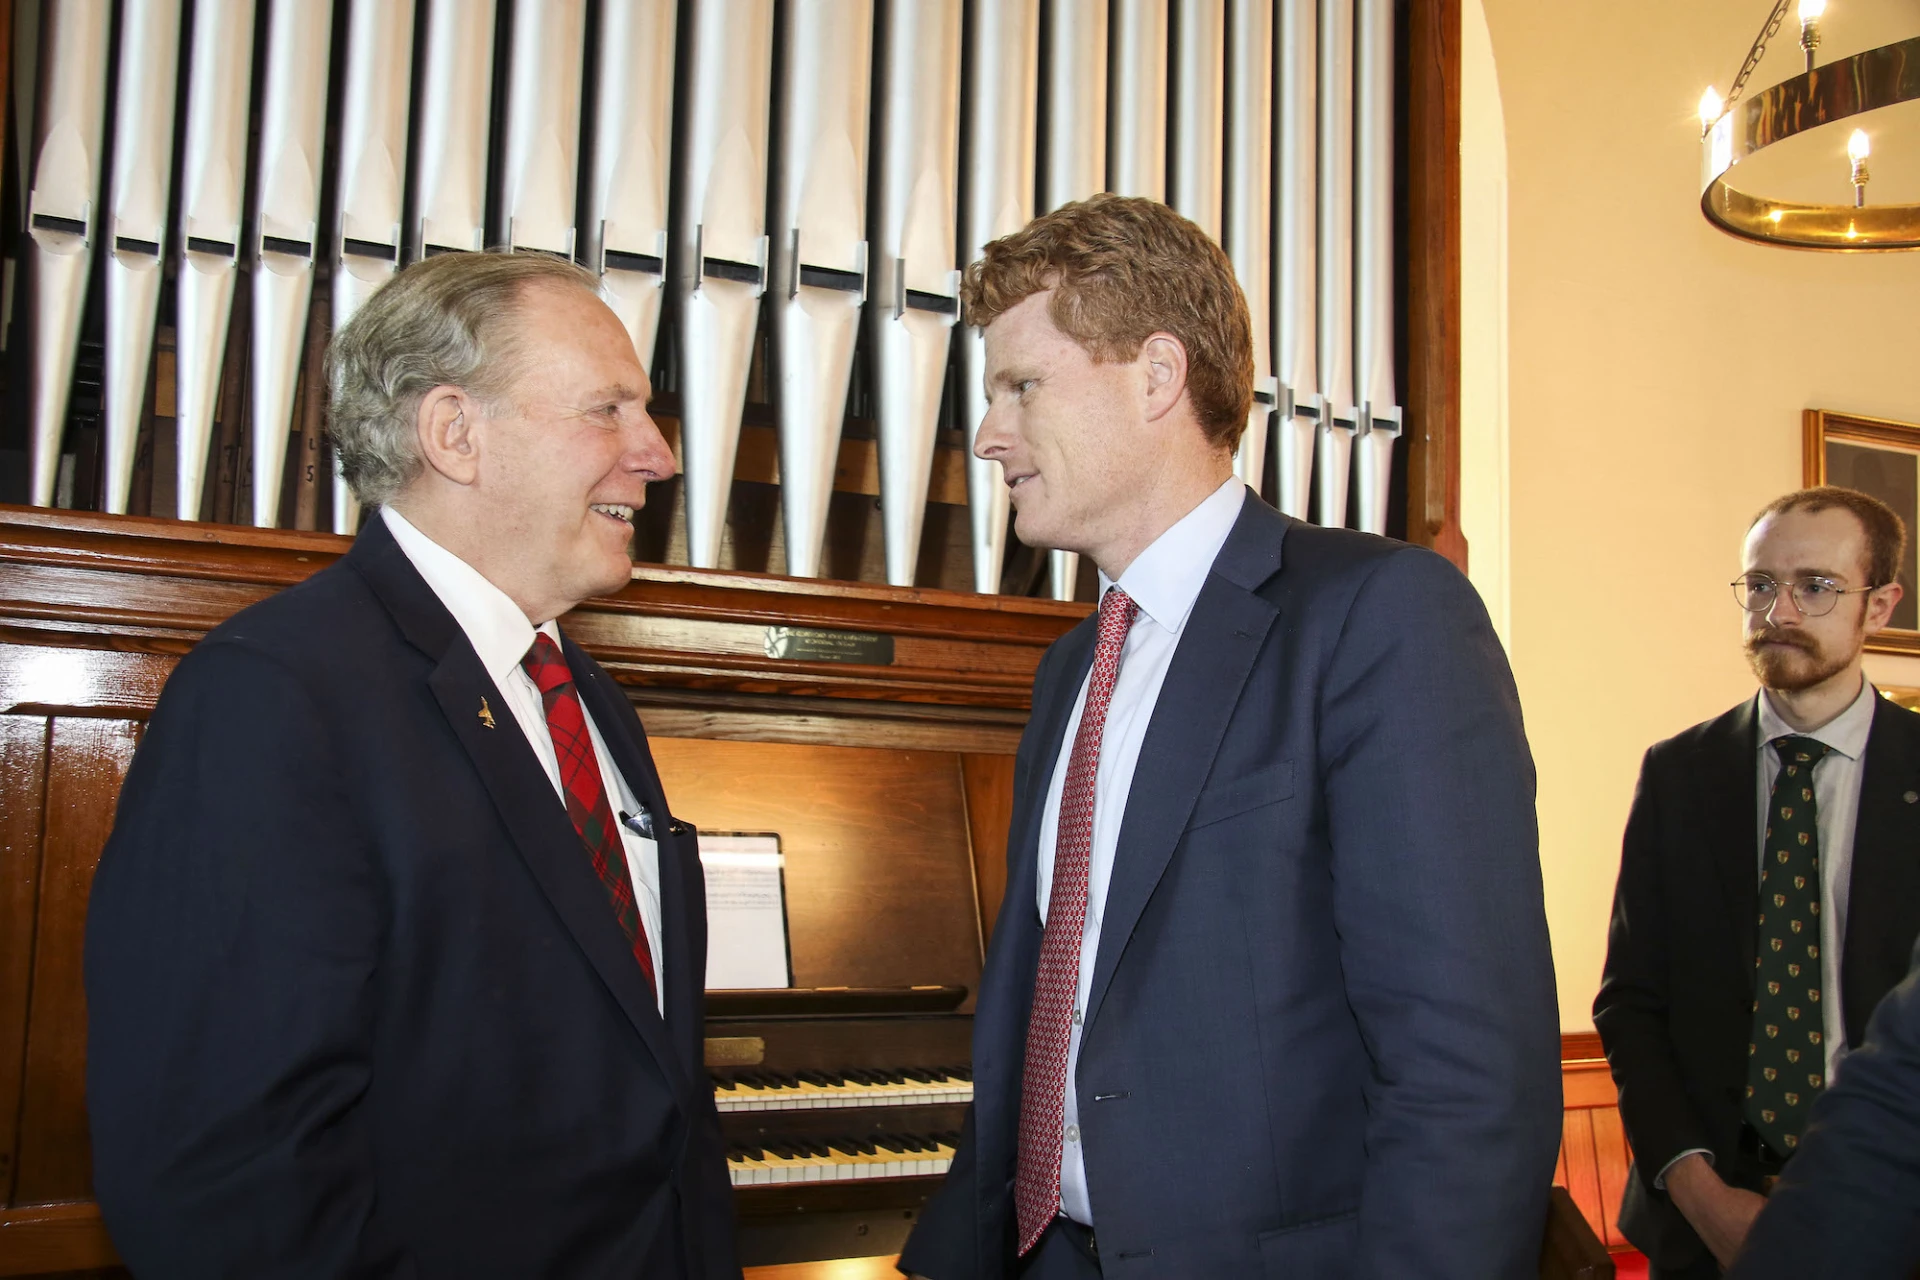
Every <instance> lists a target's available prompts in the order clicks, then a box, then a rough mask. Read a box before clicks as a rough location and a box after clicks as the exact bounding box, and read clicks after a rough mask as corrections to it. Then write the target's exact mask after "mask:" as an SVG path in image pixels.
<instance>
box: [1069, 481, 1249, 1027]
mask: <svg viewBox="0 0 1920 1280" xmlns="http://www.w3.org/2000/svg"><path fill="white" fill-rule="evenodd" d="M1285 530H1286V522H1285V519H1284V518H1283V517H1281V516H1279V515H1278V513H1276V512H1274V511H1273V510H1272V509H1271V508H1270V507H1268V506H1266V504H1265V503H1263V502H1261V501H1260V500H1259V499H1258V498H1255V497H1249V498H1248V499H1247V502H1246V505H1245V507H1243V508H1242V510H1241V515H1240V518H1239V519H1238V520H1237V521H1235V523H1234V528H1233V532H1232V533H1231V534H1229V535H1228V537H1227V541H1226V544H1225V545H1224V546H1223V547H1221V549H1220V554H1219V556H1218V557H1217V558H1216V559H1215V562H1214V565H1213V571H1212V572H1211V573H1209V574H1208V576H1207V579H1206V582H1205V583H1204V584H1203V585H1202V586H1201V588H1200V595H1199V598H1198V599H1196V600H1195V601H1194V605H1193V612H1192V613H1191V614H1190V615H1189V616H1188V618H1187V625H1186V628H1185V630H1184V631H1183V632H1182V633H1181V637H1180V643H1179V645H1178V647H1176V648H1175V650H1174V654H1173V660H1172V663H1171V665H1170V666H1169V667H1168V668H1167V678H1166V681H1165V683H1163V684H1162V685H1161V687H1160V696H1159V700H1158V701H1157V702H1156V703H1155V704H1154V711H1153V717H1152V719H1151V720H1149V721H1148V723H1147V733H1146V737H1145V739H1144V740H1143V741H1142V742H1141V744H1140V757H1139V760H1138V762H1137V763H1136V764H1135V766H1134V771H1133V785H1132V786H1131V787H1130V788H1129V791H1128V796H1127V811H1126V816H1125V818H1124V819H1123V820H1122V822H1121V825H1120V838H1119V842H1118V845H1117V847H1116V848H1115V850H1114V859H1113V875H1112V878H1111V879H1110V880H1109V882H1108V886H1107V900H1106V908H1105V912H1104V915H1103V917H1102V922H1101V925H1100V944H1099V948H1098V950H1097V951H1096V953H1095V957H1094V965H1093V983H1092V986H1091V989H1090V991H1089V993H1088V996H1087V1013H1086V1018H1087V1022H1088V1024H1089V1025H1091V1024H1092V1022H1093V1020H1094V1018H1096V1017H1098V1016H1099V1013H1100V1005H1101V1003H1102V1001H1103V1000H1104V999H1105V998H1106V994H1107V988H1108V987H1109V986H1110V985H1111V984H1112V982H1113V974H1114V970H1115V969H1116V968H1117V967H1118V966H1119V963H1120V960H1121V957H1122V956H1123V955H1124V953H1125V952H1126V948H1127V942H1128V940H1129V939H1130V938H1131V937H1132V936H1133V930H1134V927H1135V926H1136V925H1137V924H1139V922H1140V913H1141V912H1142V911H1144V910H1145V909H1146V906H1147V901H1148V899H1149V898H1151V897H1152V896H1153V891H1154V889H1155V888H1156V887H1157V886H1158V885H1159V883H1160V878H1161V876H1163V875H1164V874H1166V870H1167V863H1168V862H1169V861H1170V860H1171V859H1172V857H1173V851H1174V847H1175V846H1176V845H1178V844H1179V842H1180V834H1181V832H1183V831H1184V830H1185V829H1186V825H1187V818H1188V816H1189V815H1191V814H1192V812H1193V806H1194V802H1195V801H1196V800H1197V799H1198V798H1199V796H1200V789H1201V787H1202V786H1203V785H1204V784H1205V782H1206V780H1207V774H1208V772H1209V771H1210V770H1211V769H1212V768H1213V760H1214V756H1215V755H1216V754H1217V753H1218V751H1219V748H1220V743H1221V740H1222V739H1223V738H1224V737H1225V735H1226V729H1227V722H1228V721H1229V720H1231V719H1232V718H1233V712H1234V708H1235V707H1237V706H1238V705H1239V703H1240V694H1241V691H1242V690H1243V689H1244V688H1245V687H1246V683H1247V677H1248V675H1249V674H1251V673H1252V671H1253V665H1254V662H1255V660H1256V659H1257V658H1258V657H1259V656H1260V651H1261V650H1262V649H1263V648H1264V647H1265V646H1266V642H1267V633H1268V632H1269V631H1270V630H1271V629H1272V627H1273V623H1274V619H1275V618H1277V617H1278V616H1279V610H1278V608H1277V607H1276V606H1275V605H1274V604H1273V603H1272V602H1271V601H1270V600H1267V599H1266V598H1264V597H1263V596H1260V595H1258V594H1256V593H1255V589H1256V588H1257V587H1259V586H1260V585H1261V584H1262V583H1264V582H1265V580H1266V579H1267V578H1269V577H1271V576H1272V575H1273V574H1274V573H1275V572H1276V571H1277V570H1278V569H1279V565H1280V545H1281V540H1282V537H1283V536H1284V534H1285Z"/></svg>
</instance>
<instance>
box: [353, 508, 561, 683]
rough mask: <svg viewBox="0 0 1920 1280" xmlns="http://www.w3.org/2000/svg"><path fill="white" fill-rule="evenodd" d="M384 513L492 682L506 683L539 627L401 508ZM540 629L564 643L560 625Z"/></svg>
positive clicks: (395, 539) (392, 529)
mask: <svg viewBox="0 0 1920 1280" xmlns="http://www.w3.org/2000/svg"><path fill="white" fill-rule="evenodd" d="M380 516H381V518H382V519H384V520H385V521H386V522H387V528H388V529H389V530H391V531H392V533H393V540H394V541H395V542H397V543H399V544H400V550H401V551H403V552H405V553H406V556H407V559H408V560H410V561H412V562H413V567H414V568H415V569H417V570H419V571H420V576H421V577H423V578H425V579H426V580H427V585H428V586H429V587H431V588H432V589H433V594H434V595H436V596H438V597H440V603H441V604H443V605H445V606H447V612H448V613H451V614H452V615H453V620H454V621H455V622H457V623H459V624H460V630H462V631H464V632H465V633H466V635H467V641H468V643H470V644H471V645H473V651H474V652H475V653H477V654H479V655H480V665H481V666H482V667H484V668H486V672H487V674H488V675H489V676H491V677H492V678H493V683H494V684H495V685H496V686H500V687H505V685H506V681H507V677H508V676H510V675H512V674H513V672H514V671H515V670H516V669H517V668H518V667H519V666H520V660H521V659H522V658H524V657H526V656H527V650H529V649H531V648H532V647H533V633H534V626H533V624H532V623H531V622H528V621H527V615H526V614H525V613H524V612H522V611H521V609H520V606H519V605H517V604H515V603H514V602H513V598H512V597H511V596H509V595H508V594H507V593H506V592H504V591H502V590H501V589H500V588H499V587H496V586H494V585H493V583H491V582H489V581H487V579H486V578H485V577H483V576H482V575H481V573H480V571H479V570H478V569H476V568H474V567H473V566H472V565H470V564H468V563H467V562H466V561H465V560H462V559H461V558H460V557H459V556H456V555H455V554H453V552H451V551H449V550H447V549H446V548H445V547H443V546H441V545H440V544H439V543H437V542H435V541H434V540H433V539H432V538H429V537H428V536H427V535H426V534H424V533H422V532H420V530H418V529H416V528H414V526H413V524H412V522H411V521H409V520H408V519H407V518H406V517H405V516H403V515H401V514H400V513H399V512H398V511H395V510H394V509H393V508H392V507H382V508H380ZM539 630H540V631H541V632H542V633H544V634H545V635H546V636H547V637H548V638H549V639H551V640H552V641H553V642H554V643H555V644H558V643H560V628H559V627H558V626H557V625H556V624H555V623H553V622H551V621H549V622H547V623H545V624H544V625H542V626H541V627H540V628H539Z"/></svg>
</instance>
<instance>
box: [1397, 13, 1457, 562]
mask: <svg viewBox="0 0 1920 1280" xmlns="http://www.w3.org/2000/svg"><path fill="white" fill-rule="evenodd" d="M1407 57H1408V66H1407V86H1406V93H1407V142H1406V146H1407V173H1406V202H1407V214H1406V235H1407V282H1406V299H1405V304H1404V305H1405V308H1406V335H1407V405H1406V408H1407V433H1408V434H1407V538H1408V540H1409V541H1412V542H1417V543H1420V544H1422V545H1423V546H1429V547H1432V548H1433V549H1434V550H1435V551H1438V552H1439V553H1440V554H1441V555H1444V556H1446V557H1447V558H1448V559H1449V560H1451V561H1453V562H1454V563H1455V564H1456V565H1458V566H1460V568H1461V569H1463V570H1464V569H1465V568H1466V567H1467V540H1466V538H1465V537H1464V536H1463V535H1462V534H1461V532H1460V0H1413V5H1412V10H1411V13H1410V14H1409V21H1408V29H1407Z"/></svg>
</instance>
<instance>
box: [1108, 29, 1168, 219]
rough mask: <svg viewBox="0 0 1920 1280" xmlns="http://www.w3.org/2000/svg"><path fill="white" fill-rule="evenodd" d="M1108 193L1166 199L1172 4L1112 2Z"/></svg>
mask: <svg viewBox="0 0 1920 1280" xmlns="http://www.w3.org/2000/svg"><path fill="white" fill-rule="evenodd" d="M1112 24H1113V29H1112V35H1113V57H1112V59H1111V75H1112V96H1111V100H1110V101H1111V109H1110V111H1109V113H1108V124H1107V190H1109V191H1112V192H1115V193H1117V194H1119V195H1123V196H1145V197H1146V198H1147V199H1149V200H1165V199H1166V198H1167V0H1113V15H1112Z"/></svg>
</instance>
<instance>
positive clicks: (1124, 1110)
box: [901, 495, 1560, 1280]
mask: <svg viewBox="0 0 1920 1280" xmlns="http://www.w3.org/2000/svg"><path fill="white" fill-rule="evenodd" d="M1198 571H1199V567H1198V566H1196V572H1198ZM1094 638H1095V634H1094V621H1093V620H1092V619H1089V620H1088V621H1087V622H1086V623H1085V624H1083V625H1082V626H1080V627H1077V628H1075V629H1074V631H1072V632H1071V633H1069V634H1068V635H1067V636H1065V637H1063V638H1062V639H1061V640H1060V641H1059V642H1058V643H1057V644H1055V645H1054V646H1053V648H1052V649H1050V650H1049V651H1048V653H1047V655H1046V657H1045V658H1044V659H1043V660H1042V662H1041V665H1040V670H1039V673H1038V676H1037V678H1036V682H1035V686H1034V702H1033V706H1034V709H1033V717H1032V720H1031V722H1030V724H1029V726H1028V729H1027V733H1026V735H1025V737H1024V738H1023V739H1022V742H1021V745H1020V752H1019V757H1018V762H1017V764H1016V766H1015V769H1016V772H1015V800H1014V816H1013V824H1012V832H1011V838H1010V842H1009V853H1008V877H1007V892H1006V898H1005V900H1004V902H1003V904H1002V906H1001V909H1000V915H999V921H998V923H997V924H996V926H995V928H994V933H993V941H992V945H991V947H990V948H989V951H988V955H987V962H986V968H985V972H984V974H983V976H982V978H981V991H980V1000H979V1006H978V1010H979V1011H978V1013H977V1014H976V1016H975V1023H974V1063H973V1070H974V1103H973V1108H972V1111H971V1113H970V1118H969V1123H968V1127H967V1130H966V1134H965V1136H964V1138H963V1140H962V1144H961V1148H960V1150H959V1152H958V1155H957V1158H956V1160H955V1161H954V1165H953V1169H952V1171H951V1173H950V1174H949V1175H948V1178H947V1180H946V1183H945V1184H944V1186H943V1188H942V1190H941V1191H940V1193H939V1195H938V1196H937V1197H936V1199H935V1200H934V1201H933V1202H932V1203H931V1204H930V1205H929V1206H928V1208H927V1210H926V1212H925V1213H924V1214H923V1215H922V1219H921V1222H920V1224H919V1227H918V1229H917V1230H916V1232H915V1233H914V1235H913V1237H912V1239H911V1240H910V1241H909V1243H908V1247H907V1250H906V1252H905V1254H904V1255H903V1257H902V1259H901V1266H902V1268H903V1269H906V1270H909V1271H915V1272H921V1273H924V1274H926V1275H928V1276H931V1277H934V1278H935V1280H962V1278H963V1277H964V1278H966V1280H972V1278H973V1277H1001V1276H1004V1275H1008V1274H1010V1273H1011V1271H1012V1252H1011V1250H1012V1244H1011V1238H1012V1234H1013V1217H1014V1215H1013V1207H1012V1190H1011V1185H1012V1182H1013V1178H1014V1170H1015V1164H1016V1158H1017V1138H1018V1128H1019V1111H1020V1082H1021V1073H1022V1069H1023V1065H1024V1060H1025V1041H1026V1030H1027V1017H1028V1010H1029V1006H1030V1004H1031V1001H1032V993H1033V983H1034V973H1035V969H1036V965H1037V962H1038V957H1039V950H1040V935H1041V927H1040V921H1039V915H1038V911H1037V908H1036V905H1035V903H1036V897H1037V885H1036V851H1037V847H1038V842H1039V835H1040V823H1041V811H1042V809H1043V807H1044V805H1045V801H1046V793H1047V787H1048V782H1049V781H1050V779H1051V777H1052V774H1053V770H1054V765H1055V762H1056V760H1057V759H1058V754H1059V751H1060V749H1061V743H1062V739H1063V736H1064V733H1065V728H1066V724H1067V721H1068V719H1069V718H1070V716H1071V714H1072V709H1073V705H1074V701H1075V698H1076V696H1077V694H1078V692H1079V688H1080V685H1081V682H1082V681H1083V680H1084V679H1085V677H1086V673H1087V671H1088V668H1089V666H1090V665H1091V661H1092V652H1093V647H1094ZM1533 797H1534V775H1533V766H1532V762H1531V760H1530V758H1529V756H1528V752H1527V744H1526V739H1525V736H1524V735H1523V733H1522V730H1521V723H1520V708H1519V704H1518V700H1517V698H1516V696H1515V692H1514V687H1513V681H1512V678H1511V676H1510V675H1509V673H1508V669H1507V663H1506V659H1505V656H1504V655H1503V653H1502V652H1501V648H1500V644H1499V642H1498V640H1497V639H1496V638H1495V636H1494V634H1493V631H1492V628H1491V627H1490V626H1489V625H1488V621H1487V615H1486V611H1485V609H1484V608H1483V607H1482V605H1481V603H1480V600H1479V598H1478V596H1477V595H1475V593H1474V591H1473V589H1472V588H1471V587H1470V586H1469V585H1468V584H1467V582H1466V579H1465V578H1463V577H1462V576H1461V575H1460V574H1459V573H1458V572H1457V571H1456V570H1455V569H1454V568H1453V567H1452V566H1451V565H1449V564H1447V563H1446V561H1444V560H1442V559H1441V558H1439V557H1438V556H1435V555H1433V554H1432V553H1430V552H1427V551H1423V550H1419V549H1416V548H1413V547H1407V546H1403V545H1401V544H1399V543H1395V542H1390V541H1387V540H1385V539H1382V538H1375V537H1369V536H1366V535H1363V534H1356V533H1349V532H1344V531H1338V530H1327V529H1320V528H1316V527H1314V526H1312V525H1306V524H1301V523H1298V522H1295V521H1292V520H1289V519H1287V518H1286V517H1284V516H1282V515H1280V514H1279V513H1278V512H1276V511H1274V510H1273V509H1272V508H1271V507H1268V506H1267V505H1266V504H1265V503H1263V502H1261V501H1260V500H1259V499H1258V498H1257V497H1254V496H1251V495H1250V496H1249V497H1248V498H1247V500H1246V503H1245V506H1244V507H1243V508H1242V510H1241V514H1240V516H1239V519H1238V520H1237V522H1236V523H1235V525H1234V528H1233V530H1232V532H1231V534H1230V535H1229V537H1228V539H1227V541H1226V544H1225V546H1224V547H1223V548H1222V550H1221V552H1220V554H1219V556H1218V557H1217V559H1216V560H1215V562H1214V564H1213V566H1212V569H1211V571H1210V572H1208V573H1207V576H1206V581H1205V583H1204V585H1203V586H1202V587H1201V590H1200V595H1199V598H1198V600H1197V601H1196V603H1195V605H1194V609H1193V613H1192V614H1191V615H1190V617H1189V619H1188V621H1187V625H1186V629H1185V631H1184V633H1183V634H1182V637H1181V639H1180V642H1179V646H1178V648H1177V650H1176V652H1175V654H1174V656H1173V659H1172V665H1171V667H1170V668H1169V670H1168V673H1167V677H1166V682H1165V684H1164V685H1163V687H1162V688H1161V691H1160V696H1159V701H1158V703H1157V704H1156V706H1155V708H1154V711H1153V715H1152V720H1151V723H1150V726H1149V728H1148V730H1147V734H1146V738H1145V741H1144V743H1143V744H1142V747H1141V751H1140V757H1139V763H1138V765H1137V767H1136V769H1135V772H1134V775H1133V785H1132V788H1131V791H1130V793H1129V796H1128V799H1127V809H1126V814H1125V817H1124V819H1123V824H1122V828H1121V832H1120V837H1119V844H1118V848H1117V850H1116V853H1115V860H1114V868H1113V876H1112V883H1111V887H1110V889H1109V892H1108V895H1107V901H1106V914H1105V920H1104V924H1103V926H1102V931H1101V934H1100V939H1099V948H1098V953H1097V960H1096V963H1095V966H1094V973H1093V982H1092V988H1091V993H1090V996H1089V998H1088V1003H1087V1009H1086V1015H1085V1024H1084V1027H1083V1033H1082V1040H1081V1049H1080V1058H1079V1066H1078V1069H1077V1075H1076V1077H1075V1082H1076V1086H1077V1088H1078V1091H1079V1098H1080V1128H1081V1141H1082V1145H1083V1148H1084V1154H1085V1161H1086V1170H1087V1179H1088V1185H1089V1188H1090V1191H1091V1196H1092V1204H1093V1213H1094V1219H1095V1223H1094V1226H1095V1230H1096V1232H1097V1233H1098V1238H1099V1250H1100V1263H1101V1267H1102V1270H1103V1271H1104V1273H1105V1274H1106V1275H1108V1276H1110V1277H1128V1278H1132V1277H1149V1276H1155V1277H1177V1278H1179V1280H1187V1278H1189V1277H1197V1276H1274V1277H1280V1276H1285V1277H1305V1276H1311V1277H1314V1280H1344V1278H1348V1277H1351V1278H1352V1280H1399V1278H1401V1277H1406V1278H1407V1280H1412V1278H1413V1277H1420V1278H1421V1280H1435V1278H1436V1277H1438V1278H1446V1277H1457V1278H1458V1280H1519V1278H1520V1277H1523V1276H1531V1275H1533V1274H1534V1273H1535V1269H1536V1266H1537V1261H1538V1257H1539V1251H1540V1240H1541V1233H1542V1230H1543V1227H1544V1225H1545V1221H1546V1211H1547V1192H1548V1187H1549V1184H1550V1183H1551V1181H1552V1177H1553V1168H1554V1160H1555V1153H1556V1151H1557V1149H1558V1145H1559V1137H1560V1075H1559V1034H1558V1019H1557V1016H1556V1011H1555V1003H1554V984H1553V962H1552V958H1551V955H1550V953H1549V950H1548V944H1547V928H1546V918H1545V911H1544V908H1543V905H1542V899H1541V885H1540V867H1539V858H1538V841H1537V836H1536V830H1535V824H1534V812H1533Z"/></svg>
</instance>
